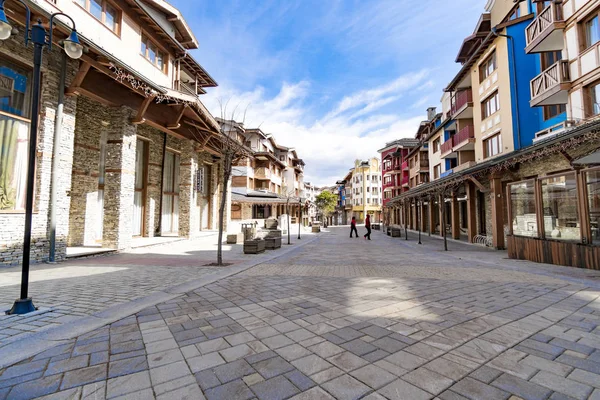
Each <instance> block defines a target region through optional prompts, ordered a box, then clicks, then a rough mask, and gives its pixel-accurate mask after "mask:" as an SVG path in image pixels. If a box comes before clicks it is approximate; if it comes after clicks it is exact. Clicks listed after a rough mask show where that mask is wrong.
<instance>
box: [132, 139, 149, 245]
mask: <svg viewBox="0 0 600 400" xmlns="http://www.w3.org/2000/svg"><path fill="white" fill-rule="evenodd" d="M146 147H147V143H146V142H145V141H143V140H140V139H138V140H137V143H136V147H135V193H134V195H133V220H132V225H133V236H143V233H144V214H145V212H144V210H145V207H144V204H145V199H146V171H147V168H146V164H147V162H146V161H147V157H146V153H147V151H146Z"/></svg>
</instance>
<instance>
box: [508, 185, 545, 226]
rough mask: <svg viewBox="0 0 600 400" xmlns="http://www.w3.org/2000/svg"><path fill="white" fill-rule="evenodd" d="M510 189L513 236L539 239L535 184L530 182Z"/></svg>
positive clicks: (510, 186) (511, 186)
mask: <svg viewBox="0 0 600 400" xmlns="http://www.w3.org/2000/svg"><path fill="white" fill-rule="evenodd" d="M508 187H509V191H508V192H509V195H510V214H511V219H512V233H513V235H518V236H531V237H537V236H538V229H537V216H536V213H535V207H536V206H535V204H536V203H535V182H534V181H533V180H529V181H524V182H519V183H514V184H511V185H509V186H508Z"/></svg>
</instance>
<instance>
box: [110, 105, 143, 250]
mask: <svg viewBox="0 0 600 400" xmlns="http://www.w3.org/2000/svg"><path fill="white" fill-rule="evenodd" d="M111 114H112V115H111V122H110V127H109V129H108V137H107V142H106V143H107V144H106V176H105V181H104V232H103V237H102V245H103V247H108V248H113V249H118V250H121V249H127V248H129V247H131V236H132V233H133V229H132V217H133V194H134V190H135V147H136V133H137V127H136V126H135V125H133V124H131V122H130V118H131V117H132V115H133V110H131V109H129V108H127V107H120V108H118V109H115V110H113V111H112V113H111Z"/></svg>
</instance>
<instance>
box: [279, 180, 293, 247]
mask: <svg viewBox="0 0 600 400" xmlns="http://www.w3.org/2000/svg"><path fill="white" fill-rule="evenodd" d="M281 193H282V194H281V196H282V197H283V198H284V199H285V212H286V214H287V236H288V242H287V244H292V243H291V242H290V219H291V216H290V201H291V200H292V199H294V198H295V196H294V195H295V194H296V192H295V191H294V189H293V188H292V189H291V190H290V189H288V186H287V184H286V185H284V186H283V187H282V188H281Z"/></svg>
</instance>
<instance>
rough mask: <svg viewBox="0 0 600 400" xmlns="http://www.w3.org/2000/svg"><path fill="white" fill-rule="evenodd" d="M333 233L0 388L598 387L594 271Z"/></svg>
mask: <svg viewBox="0 0 600 400" xmlns="http://www.w3.org/2000/svg"><path fill="white" fill-rule="evenodd" d="M373 237H374V240H372V241H371V242H368V241H365V240H363V239H362V238H361V239H349V238H348V237H347V232H346V230H345V229H344V230H341V229H336V228H334V229H332V233H325V234H322V235H321V236H320V238H319V239H318V240H316V241H314V242H312V243H309V244H307V245H305V246H304V247H301V248H297V250H296V251H293V252H291V253H288V254H287V255H284V256H282V257H280V258H279V259H277V260H276V262H269V263H265V264H262V265H258V266H256V267H254V268H251V269H249V270H246V271H245V272H243V273H240V274H238V275H234V276H231V277H228V278H225V279H222V280H219V281H217V282H214V283H212V284H209V285H206V286H204V287H201V288H199V289H196V290H194V291H191V292H188V293H186V294H184V295H182V296H180V297H178V298H175V299H173V300H171V301H168V302H164V303H161V304H157V305H156V306H152V307H149V308H147V309H145V310H143V311H141V312H139V313H137V314H136V315H132V316H130V317H127V318H125V319H122V320H120V321H118V322H115V323H113V324H111V325H109V326H105V327H102V328H100V329H96V330H94V331H91V332H89V333H86V334H84V335H81V336H79V337H77V338H76V339H73V340H71V341H69V342H68V343H65V344H62V345H60V346H56V347H54V348H51V349H49V350H47V351H44V352H43V353H40V354H37V355H36V356H34V357H31V358H29V359H27V360H25V361H23V362H21V363H19V364H16V365H13V366H10V367H9V368H7V369H4V370H2V371H0V399H1V400H4V399H5V398H8V399H28V398H35V397H42V396H48V397H43V398H52V399H103V398H110V399H113V398H122V399H153V398H157V399H184V398H186V399H204V398H206V399H209V400H212V399H223V400H233V399H260V400H263V399H288V398H292V399H295V400H304V399H306V400H319V399H361V398H362V399H368V400H381V399H410V400H419V399H432V398H439V399H444V400H454V399H486V400H487V399H511V400H516V399H588V398H589V399H598V398H600V327H599V324H600V285H599V284H598V283H599V282H598V281H599V278H598V273H597V272H594V271H582V270H576V269H570V268H562V267H553V266H545V265H539V264H533V263H528V262H515V261H511V260H504V259H502V253H497V252H490V251H488V250H486V249H480V248H474V247H470V246H466V245H460V244H455V243H450V248H451V250H452V251H451V252H449V253H444V252H440V251H439V247H440V245H441V242H439V241H435V240H432V239H428V238H424V241H425V243H424V244H423V245H422V246H419V245H417V244H416V243H415V241H414V240H412V239H411V241H408V242H405V241H404V240H401V239H397V238H394V239H392V238H389V237H387V236H384V235H382V234H381V233H377V232H375V234H374V235H373Z"/></svg>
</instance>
